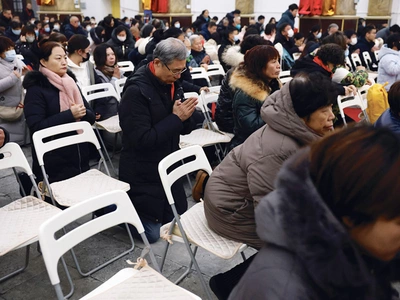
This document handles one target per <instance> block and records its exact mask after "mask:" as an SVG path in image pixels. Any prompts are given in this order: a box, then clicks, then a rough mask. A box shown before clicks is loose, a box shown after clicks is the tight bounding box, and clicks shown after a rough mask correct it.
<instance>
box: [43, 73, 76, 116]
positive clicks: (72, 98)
mask: <svg viewBox="0 0 400 300" xmlns="http://www.w3.org/2000/svg"><path fill="white" fill-rule="evenodd" d="M39 71H40V72H42V73H43V75H44V76H46V78H47V79H48V80H49V81H50V83H51V84H52V85H54V86H55V87H56V88H57V89H58V90H59V91H60V111H64V110H68V109H70V108H71V105H72V104H83V100H82V96H81V93H80V91H79V88H78V86H77V85H76V83H75V81H74V80H73V79H72V78H71V77H70V76H69V75H68V74H67V73H65V74H64V75H63V76H62V77H60V76H59V75H57V74H56V73H54V72H53V71H50V70H49V69H47V68H45V67H42V66H40V68H39Z"/></svg>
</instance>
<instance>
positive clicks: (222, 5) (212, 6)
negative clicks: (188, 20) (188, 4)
mask: <svg viewBox="0 0 400 300" xmlns="http://www.w3.org/2000/svg"><path fill="white" fill-rule="evenodd" d="M205 9H208V11H209V12H210V18H212V17H214V16H217V17H218V19H219V20H221V19H222V18H223V17H225V15H226V14H227V13H228V12H231V11H233V10H235V0H192V14H193V21H194V20H196V18H197V16H198V15H200V14H201V12H202V11H203V10H205Z"/></svg>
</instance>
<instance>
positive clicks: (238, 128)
mask: <svg viewBox="0 0 400 300" xmlns="http://www.w3.org/2000/svg"><path fill="white" fill-rule="evenodd" d="M230 86H231V88H232V90H233V91H234V92H235V94H234V96H233V101H232V112H233V122H234V129H233V133H234V134H235V136H234V137H233V139H232V141H231V145H230V148H231V149H233V148H234V147H236V146H238V145H240V144H242V143H243V142H244V141H245V140H246V139H247V138H248V137H249V136H250V135H251V134H252V133H253V132H255V131H256V130H257V129H259V128H260V127H262V126H264V124H265V122H264V120H263V119H262V118H261V112H260V109H261V106H262V105H263V102H264V100H265V99H266V98H267V97H268V95H270V94H272V93H273V92H275V91H276V90H279V88H280V83H279V81H278V80H276V79H274V80H272V81H271V82H270V83H269V84H267V83H266V82H264V81H262V80H261V79H258V80H253V79H250V78H249V77H248V76H247V75H246V74H245V72H244V71H243V70H242V69H240V68H236V69H235V70H234V71H233V73H232V76H231V79H230Z"/></svg>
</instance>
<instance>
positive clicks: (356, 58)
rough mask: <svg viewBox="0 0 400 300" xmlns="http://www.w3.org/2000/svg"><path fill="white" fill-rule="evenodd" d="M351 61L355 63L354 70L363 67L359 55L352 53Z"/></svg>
mask: <svg viewBox="0 0 400 300" xmlns="http://www.w3.org/2000/svg"><path fill="white" fill-rule="evenodd" d="M351 61H352V62H353V66H354V69H356V68H357V67H358V66H362V65H363V64H362V63H361V59H360V56H359V55H358V54H357V53H352V54H351Z"/></svg>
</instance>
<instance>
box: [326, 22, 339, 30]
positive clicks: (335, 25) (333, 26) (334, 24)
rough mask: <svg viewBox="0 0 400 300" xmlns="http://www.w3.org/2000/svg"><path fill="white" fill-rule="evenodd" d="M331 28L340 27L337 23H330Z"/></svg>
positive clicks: (329, 27)
mask: <svg viewBox="0 0 400 300" xmlns="http://www.w3.org/2000/svg"><path fill="white" fill-rule="evenodd" d="M331 28H337V29H339V25H338V24H336V23H332V24H329V26H328V30H330V29H331Z"/></svg>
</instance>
